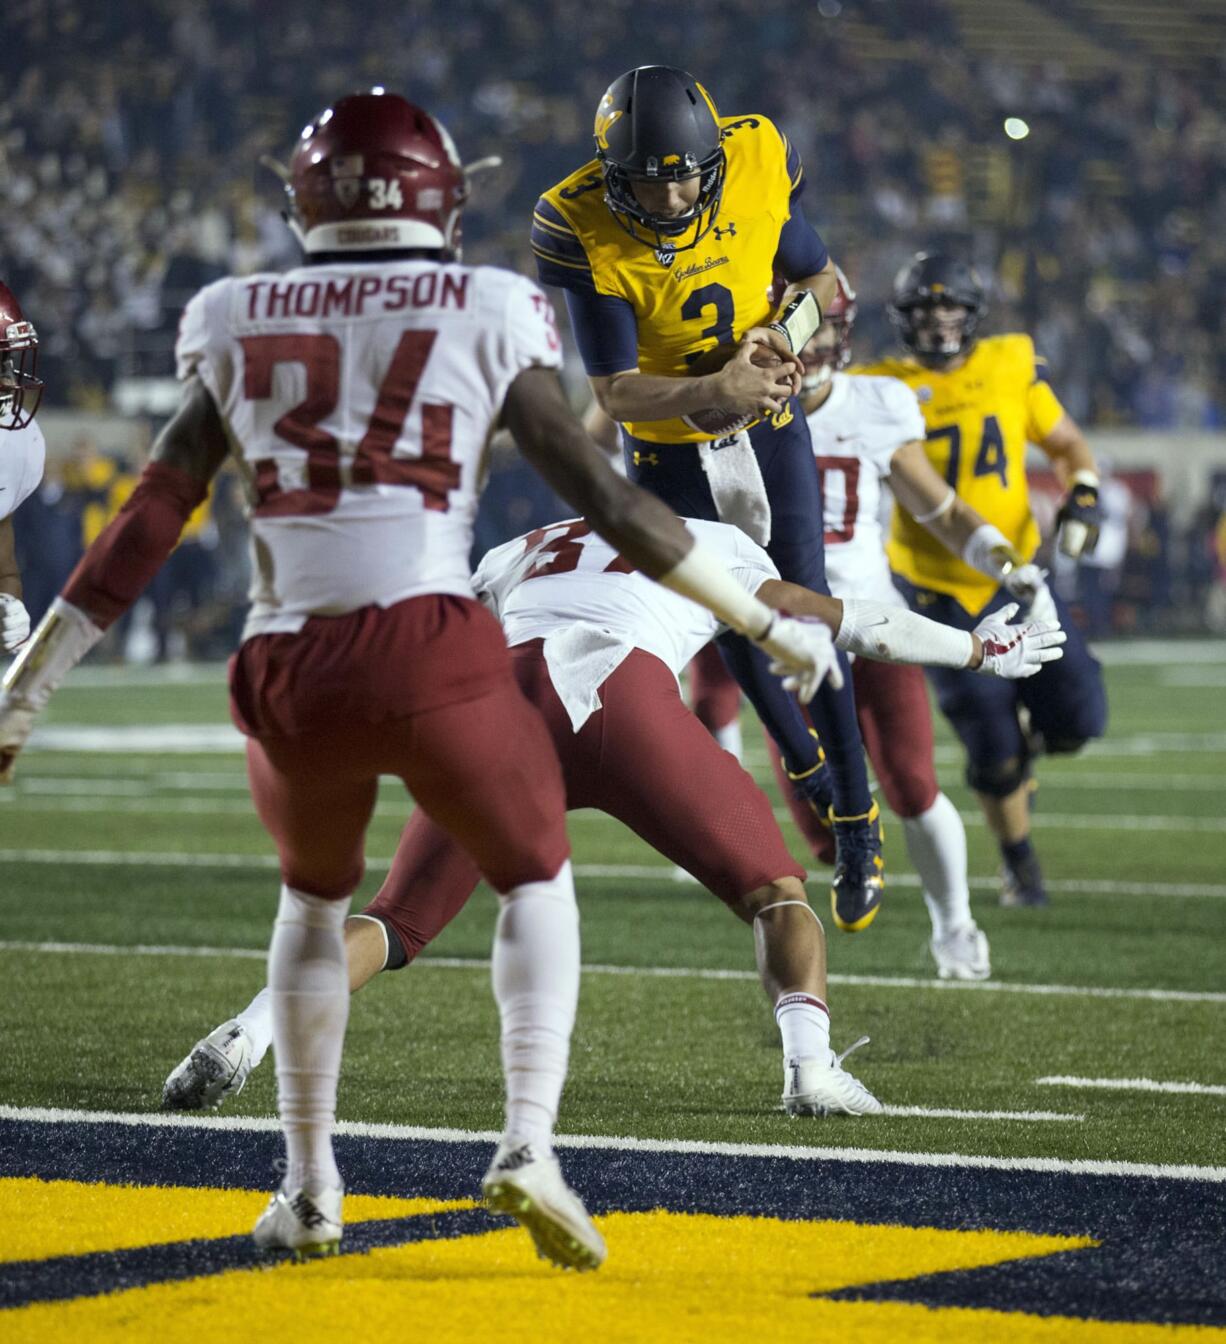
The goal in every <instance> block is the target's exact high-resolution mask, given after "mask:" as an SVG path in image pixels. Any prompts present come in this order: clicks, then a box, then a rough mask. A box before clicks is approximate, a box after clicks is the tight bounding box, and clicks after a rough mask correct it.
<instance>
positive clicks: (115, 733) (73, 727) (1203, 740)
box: [28, 721, 1226, 765]
mask: <svg viewBox="0 0 1226 1344" xmlns="http://www.w3.org/2000/svg"><path fill="white" fill-rule="evenodd" d="M243 743H244V738H243V736H242V734H241V733H239V731H238V730H237V729H236V728H234V727H232V726H231V725H230V724H227V723H224V722H220V721H218V722H213V723H155V724H136V725H126V726H124V725H119V726H116V725H102V724H86V723H44V724H40V725H39V727H37V728H36V729H35V730H34V733H33V734H32V736H31V738H30V744H29V747H28V752H29V753H30V754H31V756H32V755H34V754H35V753H37V752H38V751H44V752H56V751H86V752H95V751H96V752H119V753H123V754H136V755H145V756H161V755H166V754H170V753H173V752H183V753H187V754H200V753H214V752H224V753H233V754H236V755H241V754H242V752H243V750H244V746H243ZM1164 752H1172V753H1178V754H1180V755H1188V754H1193V755H1201V754H1204V753H1214V754H1220V753H1222V752H1226V733H1223V732H1174V731H1172V732H1152V733H1134V734H1132V735H1131V736H1128V737H1111V736H1108V737H1107V738H1105V739H1103V740H1102V741H1099V742H1091V743H1090V744H1089V746H1088V747H1087V748H1086V750H1085V755H1086V757H1091V758H1097V759H1105V758H1109V757H1129V756H1146V757H1148V756H1155V755H1160V754H1162V753H1164ZM936 759H937V761H938V762H941V763H955V762H959V761H961V760H962V749H961V747H959V746H957V745H956V744H954V743H948V742H946V743H942V744H941V745H940V746H938V747H937V749H936ZM747 760H748V761H749V762H750V763H751V764H753V765H765V763H766V762H765V756H764V755H763V754H762V753H761V752H760V751H759V750H758V748H757V746H756V744H755V745H751V746H750V748H749V751H748V753H747Z"/></svg>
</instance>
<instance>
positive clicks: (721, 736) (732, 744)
mask: <svg viewBox="0 0 1226 1344" xmlns="http://www.w3.org/2000/svg"><path fill="white" fill-rule="evenodd" d="M711 736H712V737H713V738H714V739H715V740H716V742H718V743H719V745H720V746H721V747H723V749H724V750H725V751H730V752H731V753H732V754H733V755H734V756H735V757H736V758H737V760H738V761H740V760H743V759H744V756H745V744H744V742H743V741H742V740H741V721H740V719H739V718H737V719H733V720H732V722H731V723H726V724H724V726H723V727H722V728H715V729H713V730H712V732H711Z"/></svg>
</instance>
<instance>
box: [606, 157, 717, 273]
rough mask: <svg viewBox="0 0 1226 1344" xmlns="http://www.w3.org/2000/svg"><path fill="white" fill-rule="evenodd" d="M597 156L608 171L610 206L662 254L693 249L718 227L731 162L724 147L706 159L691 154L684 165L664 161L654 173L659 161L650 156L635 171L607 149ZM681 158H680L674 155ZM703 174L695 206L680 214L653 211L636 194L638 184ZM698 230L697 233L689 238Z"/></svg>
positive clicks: (631, 231) (627, 227)
mask: <svg viewBox="0 0 1226 1344" xmlns="http://www.w3.org/2000/svg"><path fill="white" fill-rule="evenodd" d="M596 157H597V158H598V159H599V160H600V162H601V166H602V168H603V169H604V185H605V196H604V199H605V204H606V205H607V206H608V207H609V209H610V211H612V213H613V218H614V219H616V220H617V222H618V223H619V224H620V225H621V226H622V228H623V229H625V231H626V232H627V233H628V234H629V235H630V236H631V238H634V239H636V240H637V241H639V242H641V243H646V244H647V245H648V246H649V247H652V248H654V249H655V250H656V251H660V252H687V251H689V249H690V248H692V247H695V246H697V244H698V243H699V242H701V240H702V239H703V238H705V237H706V235H707V234H708V233H710V231H711V229H712V228H713V227H714V224H715V219H716V216H717V215H718V214H719V207H720V202H721V200H722V199H723V195H724V176H725V172H726V167H727V165H726V161H725V159H724V151H723V148H722V147H721V148H720V149H718V150H716V152H715V153H714V154H713V155H711V156H710V157H709V158H707V159H705V160H704V161H703V162H702V163H697V162H695V160H694V159H693V157H692V156H691V155H688V154H687V155H686V156H685V157H684V159H683V160H682V161H681V162H680V163H674V164H661V165H658V166H656V168H655V170H654V171H652V167H653V165H655V164H656V160H654V159H648V160H647V171H646V172H636V173H634V174H633V175H632V174H631V173H630V172H629V171H628V170H627V169H626V168H624V167H622V166H621V165H620V164H618V163H615V162H613V160H611V159H610V158H609V157H608V155H607V154H606V153H604V152H603V151H597V155H596ZM673 157H675V156H673ZM695 177H697V178H699V179H700V185H699V189H698V197H697V199H696V200H695V202H694V204H693V205H692V206H691V207H690V208H689V209H688V210H687V211H686V212H685V213H684V214H680V215H673V216H669V215H659V214H653V213H652V212H651V211H649V210H647V209H646V208H645V207H644V206H643V205H642V204H640V202H639V200H638V197H637V196H635V194H634V183H635V182H636V181H637V182H685V181H689V180H690V179H692V178H695ZM691 231H692V236H691V237H689V238H688V240H687V238H686V235H687V234H690V233H691Z"/></svg>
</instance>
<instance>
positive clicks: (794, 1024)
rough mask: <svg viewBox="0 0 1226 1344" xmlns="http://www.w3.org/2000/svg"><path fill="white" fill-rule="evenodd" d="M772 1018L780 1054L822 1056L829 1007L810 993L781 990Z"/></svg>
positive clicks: (827, 1035)
mask: <svg viewBox="0 0 1226 1344" xmlns="http://www.w3.org/2000/svg"><path fill="white" fill-rule="evenodd" d="M775 1021H776V1022H778V1023H779V1035H780V1036H781V1037H782V1038H783V1058H784V1059H785V1060H789V1059H811V1058H813V1057H816V1058H818V1059H825V1058H826V1056H827V1055H828V1054H829V1053H830V1010H829V1009H828V1008H827V1007H826V1005H825V1004H824V1003H823V1002H822V1001H821V999H819V998H816V997H815V996H814V995H812V994H782V995H780V997H779V999H778V1000H777V1001H776V1003H775Z"/></svg>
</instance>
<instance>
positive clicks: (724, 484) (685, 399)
mask: <svg viewBox="0 0 1226 1344" xmlns="http://www.w3.org/2000/svg"><path fill="white" fill-rule="evenodd" d="M594 133H595V140H596V155H595V157H594V158H593V159H591V160H590V161H589V162H587V163H585V164H584V165H583V166H582V167H581V168H578V169H577V170H576V171H575V172H573V173H571V174H570V175H569V176H568V177H566V178H565V179H564V180H563V181H561V182H559V183H558V184H557V185H556V186H554V187H552V188H550V189H549V190H548V191H546V192H545V193H544V195H543V196H542V197H541V198H540V200H539V201H538V202H537V206H536V210H535V212H534V215H533V225H532V248H533V252H534V254H535V256H536V259H537V271H538V276H539V278H540V279H541V281H542V282H543V283H545V284H548V285H555V286H558V287H559V288H561V289H562V290H563V291H564V292H565V296H566V306H567V310H568V312H569V314H570V319H571V326H572V328H573V329H574V333H575V340H576V343H577V345H578V347H579V353H580V355H581V356H582V358H583V362H584V367H585V368H586V371H587V374H588V377H589V378H590V380H591V383H592V389H593V392H594V394H595V397H596V400H597V402H598V403H599V405H600V407H601V409H602V410H603V411H604V412H605V413H606V414H607V415H608V416H609V417H610V418H611V419H612V420H614V421H616V422H618V423H619V424H620V425H621V426H622V440H623V446H624V450H625V455H626V467H627V474H628V475H629V476H630V478H631V479H632V480H634V481H635V482H637V483H638V484H639V485H642V486H644V487H645V488H646V489H648V490H650V491H652V492H653V493H654V494H657V495H659V496H660V498H662V499H663V500H664V501H665V502H666V503H667V504H669V505H670V506H671V507H672V508H673V509H675V510H676V511H677V512H678V513H680V514H683V515H684V516H686V517H692V518H707V519H712V520H719V521H723V522H733V523H736V524H737V525H739V526H740V527H742V529H743V530H744V531H746V532H747V533H748V534H749V535H750V536H752V537H753V538H754V540H756V541H758V542H759V543H760V544H762V545H763V546H765V548H766V550H767V551H768V553H769V554H770V556H771V558H772V559H773V560H774V562H775V564H776V565H777V566H778V567H779V571H780V573H781V574H782V575H783V577H784V578H785V579H786V580H788V581H790V582H794V583H799V584H802V585H804V586H805V587H809V588H813V589H816V590H817V591H820V592H826V591H828V588H827V585H826V577H825V564H824V555H823V538H822V527H821V516H822V513H821V483H820V478H819V476H818V472H817V467H816V463H815V460H814V457H813V452H812V447H811V444H810V440H809V431H808V426H807V424H806V422H805V417H804V415H803V414H802V413H800V410H799V404H798V402H797V401H796V393H798V392H799V389H800V372H801V366H800V363H799V360H798V359H797V358H796V352H798V351H799V350H800V349H801V348H802V347H803V345H804V344H805V342H807V340H808V338H809V335H811V334H812V331H813V330H814V329H815V328H816V326H817V324H818V323H819V322H820V317H821V314H820V307H821V305H822V304H825V303H828V302H829V301H830V300H831V299H832V298H833V296H834V292H835V274H834V263H833V262H832V261H831V259H830V256H829V253H828V252H827V250H826V247H825V244H824V243H823V242H822V240H821V238H820V237H818V235H817V233H816V232H815V231H814V229H813V227H812V225H810V224H809V223H808V221H807V220H806V219H805V217H804V213H803V211H802V209H801V207H800V203H799V196H800V193H801V190H802V189H803V186H804V174H803V170H802V167H801V163H800V159H799V156H798V155H797V154H796V152H795V150H794V149H793V148H792V146H791V145H790V144H789V143H788V140H787V138H786V137H785V136H784V135H783V134H782V132H781V131H780V130H779V128H778V127H777V126H775V125H774V123H773V122H771V121H770V120H769V118H767V117H764V116H761V115H758V114H753V115H741V116H730V117H720V116H719V114H718V112H717V111H716V108H715V104H714V102H713V101H712V99H711V96H710V94H709V93H708V92H707V91H706V90H705V89H704V88H703V87H702V85H701V84H699V83H697V81H695V80H694V79H693V78H692V77H691V76H690V75H688V74H686V72H685V71H683V70H677V69H674V68H672V67H670V66H643V67H640V68H639V69H637V70H631V71H628V72H627V73H626V74H624V75H622V76H621V77H620V78H619V79H617V80H615V81H614V82H613V83H612V84H611V85H610V86H609V89H608V91H607V92H606V93H605V95H604V97H603V98H602V99H601V101H600V105H599V107H598V108H597V112H596V120H595V132H594ZM776 275H782V276H783V277H784V278H785V280H787V281H788V282H789V289H788V291H787V293H785V295H784V297H783V307H782V308H781V309H780V311H779V312H778V314H776V305H775V304H774V303H773V302H772V298H771V293H772V287H773V284H774V280H775V276H776ZM772 318H774V319H775V320H774V321H772ZM763 345H766V346H769V347H770V349H771V350H773V351H774V352H775V353H776V355H777V357H778V361H780V362H779V363H778V364H777V366H776V367H773V368H764V367H759V366H758V365H756V364H755V363H754V362H753V355H754V354H755V352H757V353H758V354H759V357H761V347H762V346H763ZM765 357H766V358H767V359H770V358H771V356H770V354H769V352H768V353H767V355H766V356H765ZM721 359H722V360H723V363H722V365H720V362H719V361H720V360H721ZM699 361H701V363H699ZM772 362H775V361H772ZM708 366H712V367H714V368H715V371H713V372H705V369H706V368H707V367H708ZM721 652H722V653H723V654H724V657H725V660H726V661H727V663H728V665H729V667H730V668H731V670H732V672H733V674H734V675H735V676H736V678H737V680H738V681H739V682H740V684H741V686H742V687H743V689H744V690H745V692H746V694H747V695H748V696H749V699H750V701H751V702H752V703H753V705H754V708H755V709H756V710H757V712H758V714H759V716H760V717H761V718H762V720H763V722H764V723H765V724H766V726H767V728H768V729H769V730H770V732H771V735H772V736H773V737H774V738H775V740H776V741H777V742H778V744H779V747H780V750H781V752H782V754H783V757H784V760H785V762H786V763H787V767H788V770H789V772H790V773H791V774H792V775H793V776H794V777H796V779H797V788H798V789H799V790H800V791H801V792H802V793H803V794H804V796H805V798H806V801H807V802H808V803H809V804H810V805H811V806H813V807H814V810H815V811H818V812H819V814H820V815H821V817H822V819H823V821H825V822H826V824H828V825H831V826H832V828H833V830H834V833H835V838H836V843H837V846H838V855H837V858H836V863H835V872H834V879H833V884H832V902H833V906H834V914H835V920H836V922H837V923H838V924H839V926H840V927H841V928H843V929H847V930H856V929H862V928H865V927H867V925H868V924H869V923H870V922H871V920H872V919H873V917H874V916H875V914H876V911H877V907H878V904H879V902H880V898H881V892H882V889H883V884H884V878H883V871H882V869H883V864H882V858H881V838H880V822H879V816H878V812H877V807H876V804H875V803H874V802H873V799H872V795H871V794H870V792H869V787H868V774H867V770H866V768H865V762H864V751H863V745H862V743H861V739H860V732H859V727H858V725H857V723H856V716H855V702H854V699H853V697H852V695H851V691H850V676H849V675H848V676H847V678H846V685H844V686H843V687H842V688H839V687H836V686H834V685H833V684H831V682H829V681H828V682H827V683H826V684H825V685H824V686H823V687H822V689H821V690H820V691H819V692H818V696H817V698H816V699H815V700H814V701H813V703H812V705H811V706H810V714H811V716H812V718H813V722H814V725H815V726H816V728H817V731H818V732H819V733H820V735H821V740H822V743H823V745H824V747H825V754H826V763H825V764H823V761H822V757H821V753H820V751H819V749H818V748H817V746H816V744H815V742H814V739H813V737H812V735H811V734H810V731H809V728H808V725H807V724H806V723H805V721H804V719H803V717H802V716H801V714H800V713H799V711H798V710H797V707H796V705H795V703H794V702H793V701H792V700H791V698H790V697H789V696H787V695H786V694H785V693H784V692H783V691H782V689H781V687H780V684H779V682H778V681H777V680H776V679H775V678H773V677H771V676H770V674H769V670H768V668H767V665H766V663H765V661H764V660H762V659H761V658H759V657H758V656H757V655H756V654H755V653H754V651H753V650H752V648H751V647H750V646H749V645H748V644H747V643H746V642H745V641H744V640H737V639H735V638H727V637H725V639H724V640H723V641H721Z"/></svg>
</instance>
